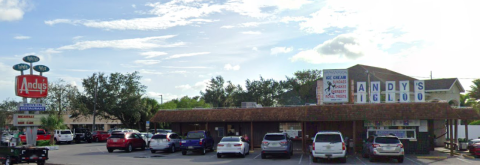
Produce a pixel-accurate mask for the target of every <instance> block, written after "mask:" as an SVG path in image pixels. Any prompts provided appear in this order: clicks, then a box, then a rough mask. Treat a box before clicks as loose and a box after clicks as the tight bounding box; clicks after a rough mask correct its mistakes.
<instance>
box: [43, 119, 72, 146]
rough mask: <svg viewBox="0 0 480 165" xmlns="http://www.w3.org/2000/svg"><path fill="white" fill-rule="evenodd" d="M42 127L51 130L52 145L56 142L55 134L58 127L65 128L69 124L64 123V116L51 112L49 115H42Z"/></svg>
mask: <svg viewBox="0 0 480 165" xmlns="http://www.w3.org/2000/svg"><path fill="white" fill-rule="evenodd" d="M40 120H41V122H42V125H41V126H42V127H43V128H45V129H46V130H48V131H49V132H50V135H51V136H50V145H53V144H54V134H55V130H57V129H65V128H67V126H65V124H63V118H62V117H61V116H59V115H54V114H50V115H48V117H42V118H41V119H40Z"/></svg>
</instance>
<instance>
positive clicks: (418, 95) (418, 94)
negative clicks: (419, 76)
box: [414, 80, 425, 102]
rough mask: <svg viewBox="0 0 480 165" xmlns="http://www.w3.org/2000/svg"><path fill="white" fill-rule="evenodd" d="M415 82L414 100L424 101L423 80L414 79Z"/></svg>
mask: <svg viewBox="0 0 480 165" xmlns="http://www.w3.org/2000/svg"><path fill="white" fill-rule="evenodd" d="M414 84H415V102H425V81H423V80H416V81H414Z"/></svg>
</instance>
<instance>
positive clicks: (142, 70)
mask: <svg viewBox="0 0 480 165" xmlns="http://www.w3.org/2000/svg"><path fill="white" fill-rule="evenodd" d="M138 72H140V73H142V74H153V75H162V74H163V73H162V72H159V71H156V70H147V69H140V70H139V71H138Z"/></svg>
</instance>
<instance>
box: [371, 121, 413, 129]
mask: <svg viewBox="0 0 480 165" xmlns="http://www.w3.org/2000/svg"><path fill="white" fill-rule="evenodd" d="M363 125H364V126H365V127H388V126H420V120H382V121H368V120H365V121H364V123H363Z"/></svg>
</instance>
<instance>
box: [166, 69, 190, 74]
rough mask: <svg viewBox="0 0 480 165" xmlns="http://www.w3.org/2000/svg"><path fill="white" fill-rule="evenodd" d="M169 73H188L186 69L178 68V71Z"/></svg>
mask: <svg viewBox="0 0 480 165" xmlns="http://www.w3.org/2000/svg"><path fill="white" fill-rule="evenodd" d="M169 73H178V74H185V73H188V72H187V71H184V70H176V71H171V72H169Z"/></svg>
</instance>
